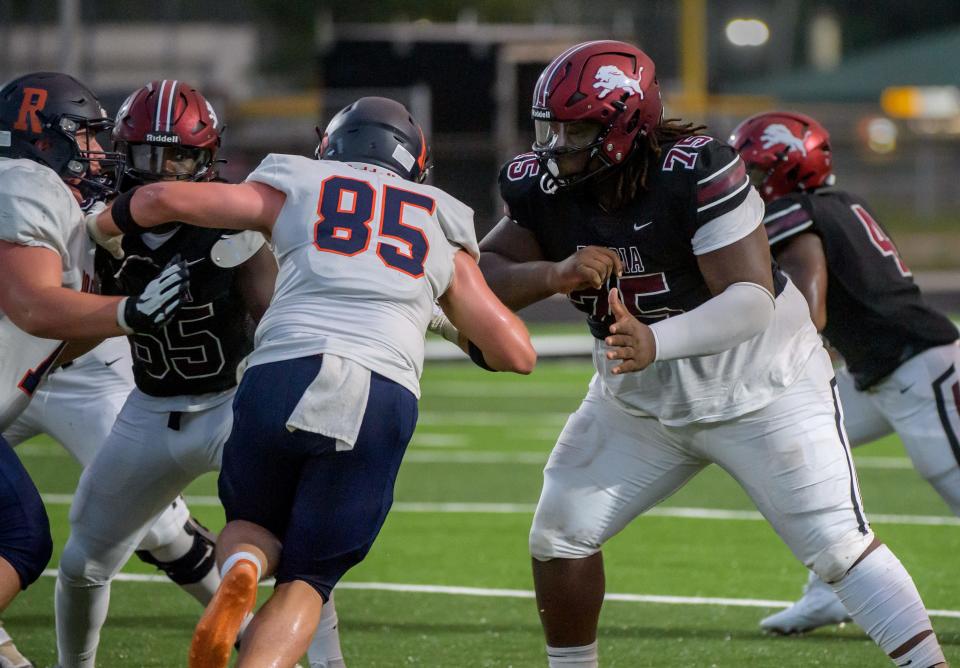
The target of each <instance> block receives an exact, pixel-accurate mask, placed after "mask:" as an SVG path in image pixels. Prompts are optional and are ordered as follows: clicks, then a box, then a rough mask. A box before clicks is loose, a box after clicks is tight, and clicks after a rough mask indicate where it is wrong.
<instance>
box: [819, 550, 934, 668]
mask: <svg viewBox="0 0 960 668" xmlns="http://www.w3.org/2000/svg"><path fill="white" fill-rule="evenodd" d="M832 586H833V590H834V591H835V592H836V593H837V596H839V597H840V600H841V601H843V605H844V606H845V607H846V608H847V611H849V613H850V616H851V617H853V621H855V622H856V623H857V624H859V625H860V626H861V627H862V628H863V630H864V631H866V632H867V634H868V635H869V636H870V637H871V638H873V641H874V642H875V643H877V644H878V645H879V646H880V648H881V649H882V650H883V651H884V652H886V653H887V655H889V654H890V653H891V652H893V651H894V650H895V649H897V648H898V647H900V646H901V645H903V644H904V643H905V642H907V641H908V640H910V639H911V638H913V637H914V636H916V635H917V634H919V633H923V632H924V631H930V630H932V629H933V625H932V624H931V623H930V617H929V616H928V615H927V611H926V609H925V608H924V607H923V601H921V600H920V593H919V592H918V591H917V587H916V585H915V584H914V583H913V579H911V577H910V574H909V573H907V569H905V568H904V567H903V564H901V563H900V561H899V560H898V559H897V558H896V556H894V554H893V552H891V551H890V548H888V547H887V546H886V545H881V546H880V547H878V548H877V549H875V550H874V551H873V552H871V553H870V554H868V555H867V556H866V558H864V560H863V561H861V562H860V563H859V564H857V565H856V566H854V567H853V568H852V569H850V571H849V572H848V573H847V574H846V575H845V576H844V577H843V579H842V580H840V581H839V582H836V583H834V584H833V585H832ZM931 638H932V641H931V642H930V643H928V642H927V641H926V640H925V641H924V642H921V643H920V644H919V645H918V646H917V647H915V648H914V649H913V650H911V652H908V653H907V654H908V655H909V656H912V655H913V652H914V651H917V652H918V656H920V657H921V658H923V661H916V662H915V663H914V664H910V665H917V666H918V668H928V666H932V665H934V664H936V663H938V662H939V661H943V660H944V659H943V652H942V651H941V650H940V646H939V643H938V642H937V640H936V636H935V635H933V634H931V635H930V636H929V638H928V639H927V640H930V639H931ZM921 648H923V650H921ZM927 657H931V660H927ZM937 657H939V660H932V659H936V658H937ZM897 663H898V664H899V665H904V663H905V660H904V659H903V658H902V657H898V659H897Z"/></svg>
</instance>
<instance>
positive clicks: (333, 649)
mask: <svg viewBox="0 0 960 668" xmlns="http://www.w3.org/2000/svg"><path fill="white" fill-rule="evenodd" d="M307 658H308V659H310V668H346V665H347V664H346V663H344V662H343V652H342V651H341V650H340V631H339V620H338V619H337V609H336V607H334V603H333V592H330V600H329V601H327V602H326V603H324V604H323V609H322V610H321V611H320V622H319V623H318V624H317V630H316V631H315V632H314V634H313V640H311V641H310V648H309V649H308V650H307Z"/></svg>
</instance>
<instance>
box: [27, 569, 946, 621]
mask: <svg viewBox="0 0 960 668" xmlns="http://www.w3.org/2000/svg"><path fill="white" fill-rule="evenodd" d="M43 576H44V577H48V578H55V577H57V571H56V569H53V568H48V569H47V570H45V571H44V572H43ZM114 580H116V581H117V582H145V583H151V584H172V583H171V581H170V580H169V579H168V578H167V577H165V576H163V575H146V574H143V573H119V574H117V576H116V577H115V578H114ZM260 586H261V587H270V586H273V580H272V579H269V580H264V581H263V582H261V583H260ZM337 589H338V590H344V589H354V590H360V591H389V592H398V593H412V594H443V595H447V596H480V597H484V598H525V599H531V598H533V592H532V591H530V590H528V589H489V588H484V587H452V586H447V585H424V584H401V583H398V582H340V583H339V584H338V585H337ZM606 600H607V601H619V602H623V603H661V604H669V605H726V606H736V607H744V608H786V607H788V606H790V605H792V604H793V602H792V601H775V600H769V599H763V598H725V597H711V596H663V595H658V594H607V595H606ZM927 612H928V613H929V614H930V616H931V617H953V618H955V619H960V610H928V611H927Z"/></svg>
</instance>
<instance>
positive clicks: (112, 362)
mask: <svg viewBox="0 0 960 668" xmlns="http://www.w3.org/2000/svg"><path fill="white" fill-rule="evenodd" d="M122 359H123V358H122V357H118V358H117V359H115V360H110V361H109V362H104V363H103V366H113V365H114V364H116V363H117V362H119V361H120V360H122Z"/></svg>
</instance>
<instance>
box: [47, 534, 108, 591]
mask: <svg viewBox="0 0 960 668" xmlns="http://www.w3.org/2000/svg"><path fill="white" fill-rule="evenodd" d="M122 566H123V564H120V565H119V566H117V570H119V569H120V568H121V567H122ZM57 568H58V570H59V578H60V579H61V580H62V581H63V582H65V583H66V584H68V585H70V586H71V587H99V586H102V585H105V584H107V583H108V582H109V581H110V578H111V577H113V575H114V574H113V573H112V572H111V570H110V568H109V567H108V566H107V565H105V564H103V563H101V562H100V561H99V560H97V559H95V558H93V557H92V556H91V555H90V550H88V549H85V548H84V547H83V546H82V545H81V543H80V541H77V540H75V539H74V538H73V537H71V538H70V539H69V540H68V541H67V545H66V547H64V548H63V554H61V555H60V565H59V566H58V567H57Z"/></svg>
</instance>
